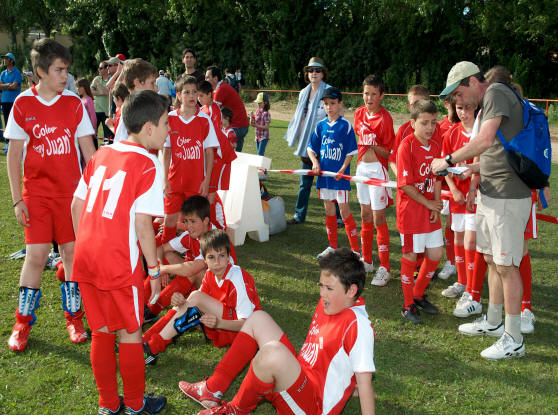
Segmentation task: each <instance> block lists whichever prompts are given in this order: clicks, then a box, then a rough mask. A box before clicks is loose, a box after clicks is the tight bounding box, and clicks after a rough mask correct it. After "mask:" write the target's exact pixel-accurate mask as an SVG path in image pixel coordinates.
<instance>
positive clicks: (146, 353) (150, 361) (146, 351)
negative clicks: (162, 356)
mask: <svg viewBox="0 0 558 415" xmlns="http://www.w3.org/2000/svg"><path fill="white" fill-rule="evenodd" d="M143 358H144V360H145V366H147V365H154V364H156V363H157V355H156V354H153V353H151V349H150V348H149V343H143Z"/></svg>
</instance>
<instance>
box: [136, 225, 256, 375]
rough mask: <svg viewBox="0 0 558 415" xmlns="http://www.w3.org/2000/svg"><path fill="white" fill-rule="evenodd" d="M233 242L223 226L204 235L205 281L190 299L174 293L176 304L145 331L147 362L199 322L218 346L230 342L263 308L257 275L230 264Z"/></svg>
mask: <svg viewBox="0 0 558 415" xmlns="http://www.w3.org/2000/svg"><path fill="white" fill-rule="evenodd" d="M230 246H231V244H230V240H229V237H228V236H227V234H226V233H225V231H222V230H220V229H215V230H212V231H209V232H207V233H205V234H203V235H202V237H201V238H200V247H201V252H202V255H203V258H204V261H205V263H206V264H207V268H208V270H207V271H206V273H205V276H204V279H203V282H202V285H201V287H200V289H199V291H193V292H192V293H191V294H190V295H189V296H188V298H187V299H186V298H185V296H184V295H182V294H181V293H179V292H176V293H174V294H173V296H172V299H171V301H172V304H173V305H174V308H173V309H172V310H170V311H169V312H168V313H167V314H166V315H165V317H163V318H162V319H161V320H160V321H158V322H157V323H155V325H153V327H152V328H151V329H149V330H148V331H147V332H146V333H145V334H144V336H143V341H144V344H143V349H144V353H145V364H152V363H153V364H154V363H155V361H156V359H157V354H158V353H161V352H162V351H164V350H165V348H166V347H167V345H168V344H169V343H171V342H172V340H173V338H175V337H176V336H178V335H180V334H182V333H184V332H185V331H186V330H188V329H189V328H191V327H193V326H195V325H197V324H199V323H202V324H203V326H204V330H205V334H206V335H207V337H208V338H210V339H211V340H213V344H214V345H215V346H216V347H225V346H228V345H230V344H231V343H232V342H233V340H234V339H235V337H236V335H237V333H238V331H239V330H240V329H241V328H242V325H243V324H244V321H245V320H246V319H247V318H248V317H250V315H251V314H252V313H253V312H254V311H256V310H261V306H260V299H259V297H258V292H257V291H256V287H255V284H254V279H253V278H252V276H251V275H250V274H248V273H247V272H246V271H244V270H243V269H242V268H240V267H239V266H237V265H233V264H231V261H230V256H229V255H230ZM200 312H201V313H203V315H201V313H200Z"/></svg>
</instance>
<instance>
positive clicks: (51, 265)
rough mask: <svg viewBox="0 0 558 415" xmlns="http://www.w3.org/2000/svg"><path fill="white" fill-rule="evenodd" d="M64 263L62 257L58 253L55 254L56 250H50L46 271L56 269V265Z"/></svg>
mask: <svg viewBox="0 0 558 415" xmlns="http://www.w3.org/2000/svg"><path fill="white" fill-rule="evenodd" d="M60 261H62V257H61V256H60V254H59V253H58V252H54V249H51V250H50V253H49V254H48V258H47V261H46V264H45V268H46V269H56V264H58V263H59V262H60Z"/></svg>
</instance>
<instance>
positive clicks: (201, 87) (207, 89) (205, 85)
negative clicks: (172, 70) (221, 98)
mask: <svg viewBox="0 0 558 415" xmlns="http://www.w3.org/2000/svg"><path fill="white" fill-rule="evenodd" d="M198 91H200V92H203V93H204V94H211V93H212V92H213V87H212V86H211V84H210V83H209V82H207V81H200V83H199V84H198Z"/></svg>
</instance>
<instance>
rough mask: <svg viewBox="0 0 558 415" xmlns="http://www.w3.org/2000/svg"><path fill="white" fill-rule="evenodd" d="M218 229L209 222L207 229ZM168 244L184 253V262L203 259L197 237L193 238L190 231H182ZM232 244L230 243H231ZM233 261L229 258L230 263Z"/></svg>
mask: <svg viewBox="0 0 558 415" xmlns="http://www.w3.org/2000/svg"><path fill="white" fill-rule="evenodd" d="M214 229H218V228H217V227H216V226H215V225H214V224H213V223H210V224H209V230H210V231H212V230H214ZM168 244H169V245H170V247H171V248H172V249H174V250H175V251H176V252H179V253H181V254H184V255H185V257H184V262H187V261H197V260H198V259H201V260H202V261H203V255H202V254H201V250H200V241H199V239H196V238H193V237H192V236H191V235H190V232H188V231H186V232H182V233H181V234H180V235H179V236H177V237H176V238H173V239H171V240H170V241H169V242H168ZM231 245H232V244H231ZM233 263H234V259H231V264H233Z"/></svg>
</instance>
